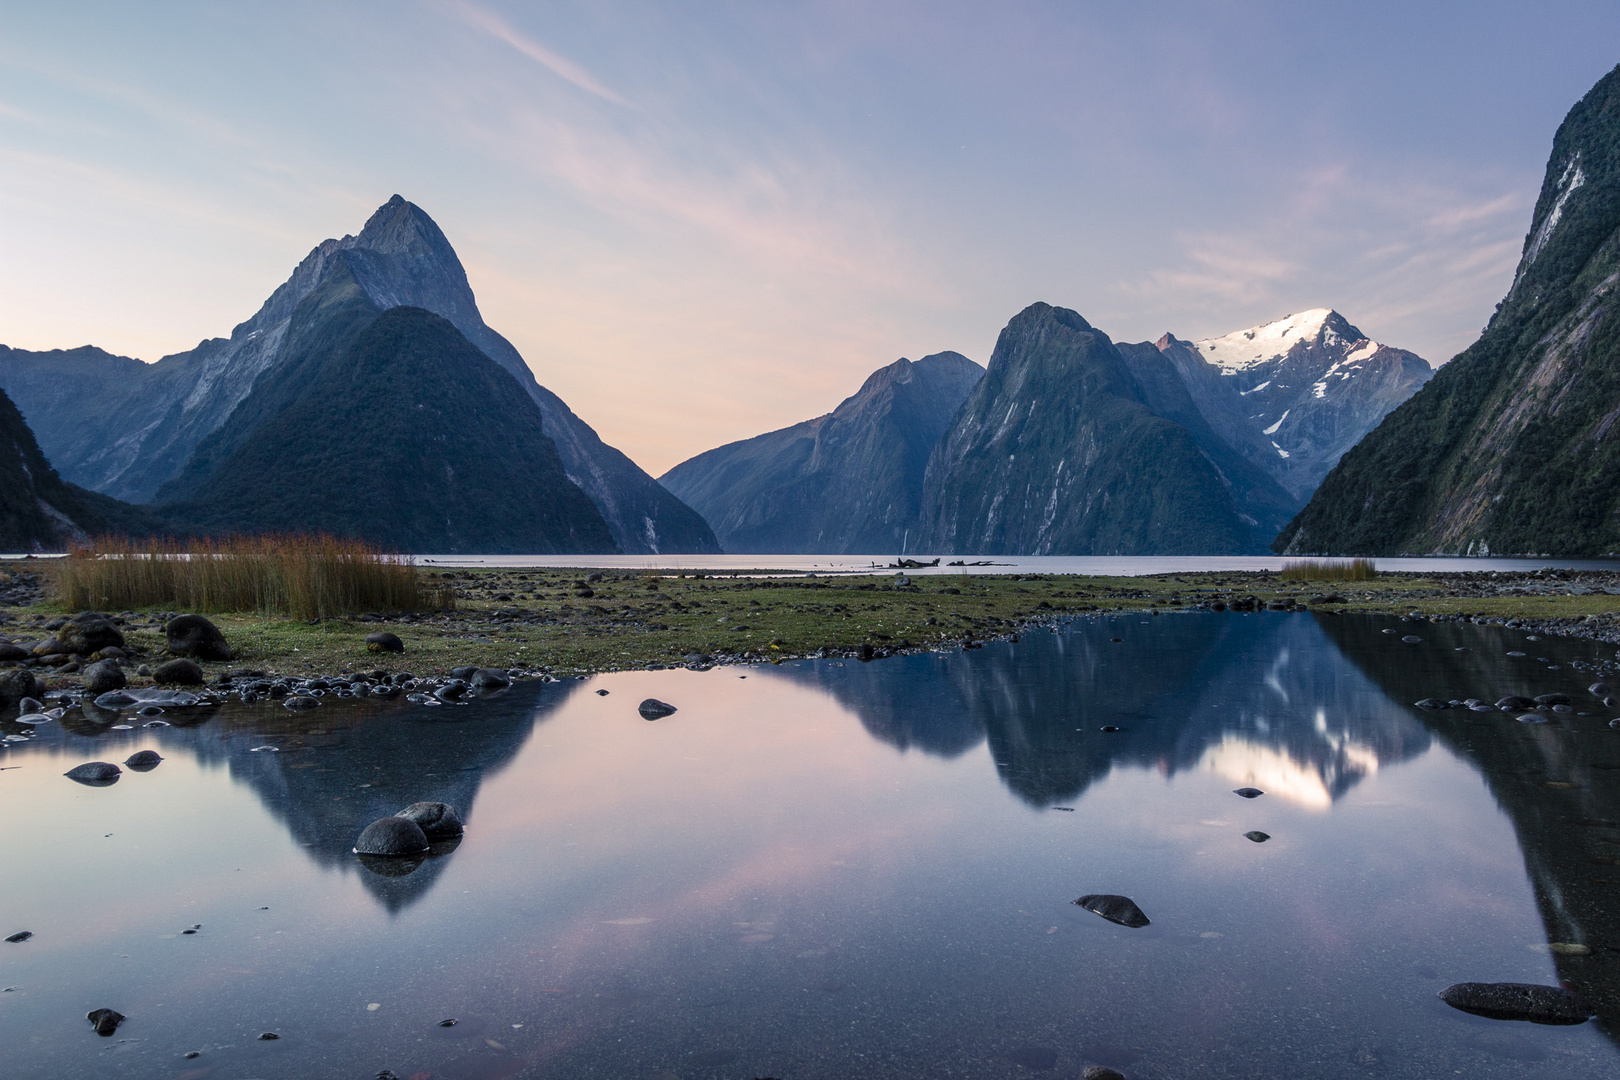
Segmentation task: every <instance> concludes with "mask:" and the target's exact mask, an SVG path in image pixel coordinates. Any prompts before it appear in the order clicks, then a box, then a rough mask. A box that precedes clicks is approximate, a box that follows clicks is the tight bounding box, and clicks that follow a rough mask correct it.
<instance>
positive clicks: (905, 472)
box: [659, 352, 984, 554]
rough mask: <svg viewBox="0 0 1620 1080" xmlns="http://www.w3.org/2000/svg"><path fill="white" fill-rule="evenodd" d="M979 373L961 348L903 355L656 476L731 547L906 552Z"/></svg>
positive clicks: (762, 550)
mask: <svg viewBox="0 0 1620 1080" xmlns="http://www.w3.org/2000/svg"><path fill="white" fill-rule="evenodd" d="M983 376H984V369H983V368H981V367H979V365H977V364H975V363H974V362H973V361H971V360H969V359H968V358H967V357H965V356H962V355H961V354H960V353H954V352H945V353H935V354H934V355H932V356H925V357H923V358H922V359H921V360H918V361H916V362H915V363H913V362H912V361H910V360H906V359H900V360H896V361H895V362H894V363H893V364H890V365H889V366H888V367H885V368H881V369H879V370H878V371H876V372H874V373H873V374H872V376H871V377H870V378H868V379H867V380H866V383H865V384H864V385H863V386H862V387H861V389H860V391H859V392H858V393H856V394H855V395H854V396H852V397H849V398H846V399H845V400H844V402H843V403H842V404H840V405H839V406H838V408H836V409H834V410H833V411H832V412H830V413H827V414H826V415H825V416H818V417H816V418H815V419H814V420H806V421H805V422H804V423H802V424H795V425H793V426H792V427H789V428H783V429H781V430H780V431H772V432H768V433H766V434H764V435H759V436H756V437H755V438H752V439H744V440H743V441H741V442H734V443H730V444H728V445H726V446H722V447H719V448H717V449H714V450H710V451H708V452H707V453H703V454H699V455H698V456H697V457H694V458H691V459H689V460H687V461H684V462H682V463H681V464H679V465H677V466H675V467H674V468H673V469H671V470H670V471H669V472H667V473H665V474H664V475H663V476H662V477H660V478H659V482H660V483H662V484H663V485H664V486H665V487H667V488H669V490H670V491H672V492H674V493H675V494H676V495H677V496H679V497H680V498H681V499H682V500H683V501H685V502H686V503H687V504H688V505H690V506H692V507H693V508H695V509H696V510H697V511H698V512H699V513H701V514H702V515H703V516H704V518H705V519H707V520H708V522H709V523H710V524H711V525H713V526H714V529H715V534H716V535H717V536H718V537H719V539H720V543H721V545H722V546H723V547H724V548H725V549H726V550H727V551H750V552H784V553H818V552H819V553H832V554H873V553H878V552H890V551H897V552H900V553H901V554H905V553H906V552H907V550H908V547H914V546H915V545H914V544H913V543H912V541H913V540H914V539H915V538H916V535H917V525H918V520H917V514H918V508H919V504H920V503H921V500H922V485H923V473H924V470H925V469H926V468H927V466H928V455H929V453H930V452H931V451H932V450H933V448H934V444H935V443H936V442H937V441H938V440H939V437H940V435H941V434H943V433H944V431H945V429H946V427H947V426H948V425H949V424H950V422H951V417H952V416H954V415H955V414H956V410H957V409H958V408H959V407H960V406H961V404H962V402H963V401H964V400H965V399H966V398H967V396H968V394H969V393H970V392H971V391H972V389H973V387H974V385H975V384H977V383H978V381H979V379H981V378H982V377H983Z"/></svg>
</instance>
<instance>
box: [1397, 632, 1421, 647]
mask: <svg viewBox="0 0 1620 1080" xmlns="http://www.w3.org/2000/svg"><path fill="white" fill-rule="evenodd" d="M1401 640H1402V641H1404V642H1406V643H1407V644H1408V645H1416V644H1418V643H1419V642H1420V641H1422V640H1423V639H1422V638H1420V637H1418V636H1417V635H1416V634H1407V635H1406V636H1404V637H1402V638H1401Z"/></svg>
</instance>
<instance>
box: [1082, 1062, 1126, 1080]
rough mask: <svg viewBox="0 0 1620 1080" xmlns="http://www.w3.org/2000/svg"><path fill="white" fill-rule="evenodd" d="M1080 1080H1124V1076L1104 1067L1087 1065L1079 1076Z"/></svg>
mask: <svg viewBox="0 0 1620 1080" xmlns="http://www.w3.org/2000/svg"><path fill="white" fill-rule="evenodd" d="M1080 1078H1081V1080H1125V1074H1124V1073H1122V1072H1120V1071H1119V1070H1118V1069H1110V1068H1109V1067H1108V1066H1106V1065H1088V1066H1086V1071H1085V1072H1083V1073H1081V1074H1080Z"/></svg>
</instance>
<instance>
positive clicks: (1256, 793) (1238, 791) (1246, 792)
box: [1232, 787, 1265, 799]
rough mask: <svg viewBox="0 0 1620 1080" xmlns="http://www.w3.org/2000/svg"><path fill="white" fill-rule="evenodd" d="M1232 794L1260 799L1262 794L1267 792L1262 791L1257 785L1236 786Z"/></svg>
mask: <svg viewBox="0 0 1620 1080" xmlns="http://www.w3.org/2000/svg"><path fill="white" fill-rule="evenodd" d="M1232 794H1234V795H1241V796H1243V797H1244V798H1245V799H1258V798H1259V797H1260V796H1262V795H1264V794H1265V792H1263V791H1261V790H1260V789H1259V788H1257V787H1240V788H1234V789H1233V790H1232Z"/></svg>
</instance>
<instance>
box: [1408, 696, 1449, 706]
mask: <svg viewBox="0 0 1620 1080" xmlns="http://www.w3.org/2000/svg"><path fill="white" fill-rule="evenodd" d="M1413 704H1415V705H1416V706H1417V707H1418V708H1420V709H1449V708H1451V702H1449V701H1442V700H1440V699H1439V698H1437V697H1426V698H1423V699H1421V700H1419V701H1416V702H1414V703H1413Z"/></svg>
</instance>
